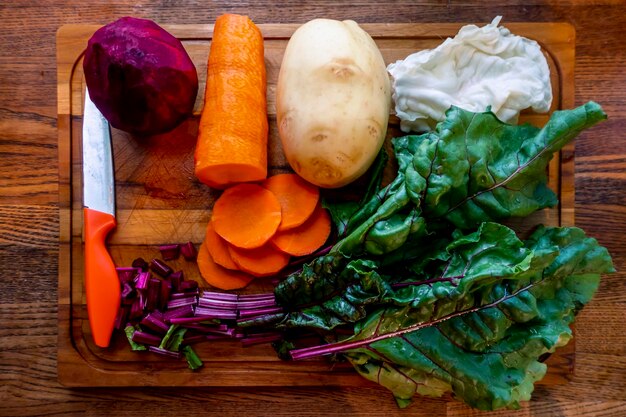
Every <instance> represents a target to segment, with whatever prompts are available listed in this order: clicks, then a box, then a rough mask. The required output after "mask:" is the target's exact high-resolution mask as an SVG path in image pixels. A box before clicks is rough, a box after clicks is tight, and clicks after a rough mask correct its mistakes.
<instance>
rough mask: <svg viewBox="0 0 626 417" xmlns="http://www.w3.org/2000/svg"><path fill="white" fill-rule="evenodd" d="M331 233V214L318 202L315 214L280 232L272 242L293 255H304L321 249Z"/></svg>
mask: <svg viewBox="0 0 626 417" xmlns="http://www.w3.org/2000/svg"><path fill="white" fill-rule="evenodd" d="M329 235H330V215H329V214H328V211H326V209H325V208H323V207H322V206H321V205H319V204H318V206H317V207H316V208H315V211H313V214H312V215H311V217H309V219H308V220H307V221H306V222H304V223H303V224H302V225H300V226H298V227H295V228H293V229H289V230H285V231H283V232H278V233H276V234H275V235H274V237H272V239H271V241H270V242H271V243H272V245H274V246H276V247H277V248H278V249H280V250H281V251H283V252H285V253H288V254H290V255H293V256H304V255H308V254H311V253H313V252H315V250H316V249H319V248H320V247H321V246H322V245H323V244H324V242H326V239H328V236H329Z"/></svg>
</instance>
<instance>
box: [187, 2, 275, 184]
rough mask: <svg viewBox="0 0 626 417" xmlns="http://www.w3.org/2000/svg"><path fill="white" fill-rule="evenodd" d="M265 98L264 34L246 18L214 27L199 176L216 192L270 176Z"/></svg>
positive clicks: (229, 18) (224, 19)
mask: <svg viewBox="0 0 626 417" xmlns="http://www.w3.org/2000/svg"><path fill="white" fill-rule="evenodd" d="M267 134H268V124H267V98H266V72H265V61H264V52H263V35H262V34H261V31H260V30H259V28H258V27H256V25H255V24H254V23H253V22H252V20H250V19H249V18H248V17H247V16H241V15H236V14H225V15H222V16H220V17H219V18H218V19H217V20H216V22H215V28H214V30H213V39H212V41H211V49H210V52H209V61H208V69H207V82H206V90H205V93H204V108H203V110H202V116H201V118H200V126H199V131H198V142H197V145H196V151H195V174H196V177H197V178H198V179H199V180H200V181H202V182H203V183H205V184H207V185H209V186H210V187H214V188H220V189H223V188H226V187H228V186H230V185H232V184H236V183H240V182H250V181H259V180H263V179H265V178H266V177H267Z"/></svg>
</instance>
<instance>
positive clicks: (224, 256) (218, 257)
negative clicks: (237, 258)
mask: <svg viewBox="0 0 626 417" xmlns="http://www.w3.org/2000/svg"><path fill="white" fill-rule="evenodd" d="M204 243H205V245H206V247H207V250H208V251H209V254H210V255H211V258H213V261H215V263H216V264H218V265H219V266H222V267H224V268H227V269H239V268H238V267H237V264H236V263H235V262H233V259H232V258H231V257H230V253H229V252H228V243H227V242H226V241H225V240H224V239H222V238H221V237H220V235H218V234H217V233H216V232H215V228H214V227H213V222H212V221H210V222H209V224H208V225H207V228H206V235H205V237H204Z"/></svg>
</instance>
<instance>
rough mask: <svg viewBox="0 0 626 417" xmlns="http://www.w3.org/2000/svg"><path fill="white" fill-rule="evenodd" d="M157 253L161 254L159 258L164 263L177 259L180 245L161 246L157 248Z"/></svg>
mask: <svg viewBox="0 0 626 417" xmlns="http://www.w3.org/2000/svg"><path fill="white" fill-rule="evenodd" d="M159 251H160V252H161V257H162V258H163V259H164V260H166V261H171V260H174V259H178V256H179V255H180V245H178V244H174V245H162V246H159Z"/></svg>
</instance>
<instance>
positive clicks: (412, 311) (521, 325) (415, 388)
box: [244, 102, 613, 410]
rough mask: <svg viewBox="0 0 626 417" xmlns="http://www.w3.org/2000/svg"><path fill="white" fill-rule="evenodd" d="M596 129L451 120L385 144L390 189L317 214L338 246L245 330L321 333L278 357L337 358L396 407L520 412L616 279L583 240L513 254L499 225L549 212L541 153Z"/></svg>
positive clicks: (294, 278)
mask: <svg viewBox="0 0 626 417" xmlns="http://www.w3.org/2000/svg"><path fill="white" fill-rule="evenodd" d="M605 118H606V115H605V114H604V112H603V111H602V109H601V107H600V106H599V105H598V104H596V103H593V102H590V103H587V104H585V105H584V106H581V107H578V108H576V109H573V110H569V111H561V112H555V113H554V114H553V115H552V117H551V118H550V120H549V122H548V123H547V124H546V125H545V126H544V127H543V128H542V129H538V128H535V127H533V126H530V125H522V126H513V125H508V124H505V123H502V122H501V121H499V120H498V119H497V118H496V117H495V116H494V115H493V114H492V113H491V112H490V111H487V112H484V113H472V112H468V111H465V110H462V109H459V108H456V107H452V108H451V109H450V110H448V112H447V118H446V120H445V121H444V122H441V123H440V124H438V125H437V128H436V130H435V131H433V132H429V133H426V134H423V135H419V136H417V135H413V136H405V137H401V138H396V139H394V140H393V142H392V143H393V145H394V152H395V157H396V160H397V162H398V173H397V176H396V178H395V179H394V180H393V181H391V182H390V183H389V184H388V185H387V186H385V187H383V188H381V187H379V186H377V179H376V178H374V179H373V180H372V183H371V184H370V186H369V187H368V193H367V195H366V198H364V199H363V200H362V201H361V202H359V203H345V202H343V203H339V204H331V203H327V204H326V206H327V207H328V208H329V211H330V212H331V215H332V217H333V220H334V222H335V223H336V225H337V228H338V232H339V236H340V239H339V241H338V243H337V244H336V245H334V247H333V248H332V250H331V251H330V253H329V254H327V255H324V256H320V257H318V258H316V259H314V260H313V261H312V262H310V263H309V264H307V265H304V267H303V268H302V270H301V271H299V272H296V273H294V274H292V275H290V276H289V277H287V278H286V279H285V280H284V281H282V282H281V283H280V284H279V285H278V286H277V287H276V289H275V296H276V300H277V302H278V304H280V305H281V306H283V308H284V309H285V311H286V312H285V313H281V314H275V315H272V316H266V317H259V318H255V319H251V320H250V321H249V322H248V323H244V325H245V324H247V325H272V326H274V327H278V328H282V329H287V330H288V329H313V330H316V331H318V332H319V333H320V334H321V335H322V336H323V337H324V338H325V339H326V341H327V342H328V344H326V345H322V346H314V347H305V348H299V349H294V348H293V345H292V344H291V342H290V341H288V340H286V341H284V343H282V344H280V349H281V352H282V356H284V355H285V352H284V349H290V350H289V354H290V356H291V357H292V358H293V359H304V358H309V357H314V356H319V355H328V354H335V353H341V354H343V355H344V356H345V357H346V358H347V359H348V360H349V361H350V362H351V363H352V364H353V366H354V367H355V369H356V370H357V371H358V372H359V373H360V374H361V375H363V376H364V377H365V378H367V379H370V380H372V381H375V382H377V383H379V384H381V385H382V386H385V387H386V388H388V389H389V390H391V391H392V393H393V394H394V396H395V398H396V399H397V401H398V404H399V405H400V406H405V405H407V404H408V403H409V401H410V399H411V398H412V397H413V396H414V395H415V394H422V395H430V396H440V395H442V394H444V393H446V392H452V393H453V395H454V396H455V397H456V398H458V399H460V400H462V401H465V402H466V403H467V404H469V405H471V406H473V407H477V408H480V409H485V410H492V409H497V408H502V407H507V408H518V407H519V403H520V401H525V400H528V399H529V398H530V395H531V393H532V390H533V387H534V383H535V382H536V381H538V380H539V379H541V378H542V377H543V376H544V374H545V372H546V366H545V365H544V364H543V363H542V362H541V361H540V358H541V357H542V355H544V354H546V353H551V352H553V351H554V350H555V349H556V348H558V347H559V346H562V345H564V344H566V343H567V342H568V341H569V339H570V338H571V337H572V334H571V330H570V327H569V325H570V324H571V323H572V322H573V320H574V317H575V315H576V313H577V312H578V311H579V310H580V309H581V308H582V307H583V306H584V305H585V304H586V303H587V302H588V301H589V300H590V299H591V297H592V296H593V294H594V293H595V291H596V289H597V287H598V283H599V279H600V274H603V273H608V272H612V271H613V266H612V262H611V258H610V255H609V253H608V251H607V250H606V249H605V248H603V247H601V246H600V245H598V243H597V241H596V240H594V239H592V238H589V237H587V236H585V234H584V232H583V231H582V230H581V229H578V228H574V227H570V228H561V227H544V226H539V227H538V228H537V229H536V230H535V232H534V233H533V234H532V235H531V236H530V237H529V238H528V239H527V240H526V241H522V240H520V239H519V237H518V236H517V235H516V233H515V232H514V231H513V230H511V229H509V228H508V227H506V226H504V225H502V224H500V223H498V222H499V221H502V220H504V219H507V218H510V217H522V216H527V215H529V214H531V213H532V212H534V211H536V210H540V209H543V208H545V207H551V206H554V205H555V204H557V199H556V196H555V194H554V193H553V192H552V191H551V190H550V189H549V188H548V187H547V178H546V177H547V175H546V172H547V165H548V163H549V161H550V159H551V158H552V154H553V153H554V152H556V151H558V150H559V149H561V148H562V147H563V146H564V145H565V144H567V143H569V142H570V141H571V140H572V139H573V138H574V137H575V136H576V135H577V134H579V133H580V132H581V131H582V130H584V129H586V128H589V127H591V126H593V125H594V124H596V123H597V122H599V121H601V120H603V119H605ZM379 163H380V164H382V165H384V158H383V157H382V156H381V157H380V159H379ZM379 168H380V167H378V168H377V169H375V170H374V172H377V173H378V174H380V173H381V172H382V168H380V169H379ZM340 328H341V329H342V332H338V331H337V330H338V329H340ZM346 329H349V330H350V331H349V334H347V335H346Z"/></svg>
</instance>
